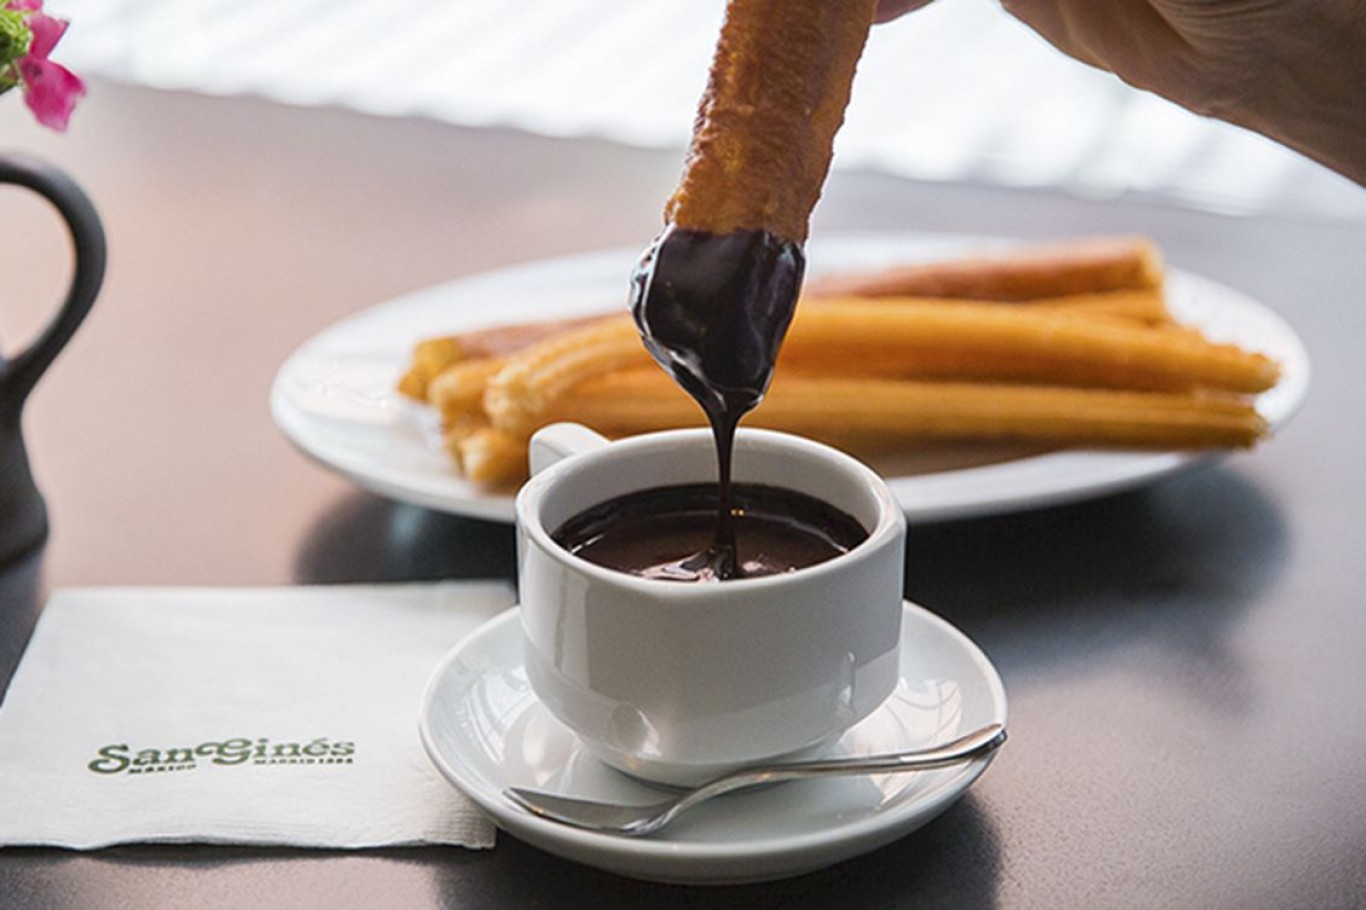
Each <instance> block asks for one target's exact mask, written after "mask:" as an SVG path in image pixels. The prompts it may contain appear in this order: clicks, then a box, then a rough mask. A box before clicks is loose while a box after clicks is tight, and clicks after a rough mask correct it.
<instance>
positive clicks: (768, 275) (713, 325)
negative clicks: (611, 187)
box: [631, 226, 806, 578]
mask: <svg viewBox="0 0 1366 910" xmlns="http://www.w3.org/2000/svg"><path fill="white" fill-rule="evenodd" d="M805 266H806V259H805V257H804V256H803V255H802V251H801V247H800V246H798V245H797V244H796V243H793V242H791V241H787V240H780V239H778V238H776V237H774V236H773V235H772V234H770V233H768V232H767V231H732V232H730V233H728V234H712V233H709V232H706V231H695V230H689V229H687V228H680V227H677V226H670V227H669V228H667V229H666V230H665V231H664V233H663V234H661V235H660V237H659V239H658V240H656V241H655V243H654V245H653V246H652V247H650V249H649V250H648V251H647V252H646V254H645V257H644V258H643V259H642V261H641V263H640V265H639V266H638V267H637V269H636V271H635V274H634V275H633V276H632V281H631V284H632V307H631V312H632V315H633V316H634V317H635V320H636V325H637V326H638V327H639V329H640V334H641V338H642V339H643V340H644V342H645V346H646V348H648V349H649V351H650V354H651V355H652V356H653V357H654V358H655V360H656V361H658V362H659V364H660V366H662V367H664V369H666V370H668V371H669V373H670V374H671V375H672V376H673V377H674V379H675V380H676V381H677V382H678V384H679V385H681V386H682V387H683V389H684V390H685V391H687V392H688V394H689V395H691V396H692V397H693V398H694V399H696V400H697V403H698V404H700V405H701V406H702V410H703V411H704V412H705V413H706V415H707V420H708V422H709V423H710V424H711V427H712V432H713V433H715V434H716V452H717V461H718V466H719V469H720V470H719V475H720V486H721V489H720V502H721V509H720V515H719V519H718V527H717V532H716V540H715V543H714V544H713V546H712V547H711V548H710V550H708V551H706V552H704V553H701V554H698V559H699V561H702V562H705V563H708V564H709V566H710V568H709V571H712V572H714V574H715V575H716V577H718V578H728V577H730V576H731V575H732V574H734V572H735V569H736V565H737V561H736V553H735V535H734V529H733V527H732V523H731V510H730V464H731V450H732V448H733V444H734V439H735V429H736V427H737V426H738V425H739V423H740V418H741V417H743V416H744V415H745V414H747V413H748V412H749V411H750V410H752V409H753V408H754V406H755V405H757V404H758V403H759V402H760V401H761V400H762V399H763V397H764V392H765V391H767V389H768V384H769V381H770V380H771V379H772V377H773V366H774V363H775V362H776V361H777V359H778V348H779V347H780V346H781V344H782V340H783V336H784V335H786V334H787V327H788V325H789V324H790V323H791V321H792V313H793V310H794V309H795V307H796V303H797V293H798V291H799V290H800V289H801V285H802V272H803V271H804V269H805Z"/></svg>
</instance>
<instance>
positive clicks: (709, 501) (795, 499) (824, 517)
mask: <svg viewBox="0 0 1366 910" xmlns="http://www.w3.org/2000/svg"><path fill="white" fill-rule="evenodd" d="M730 495H731V508H730V512H729V517H730V522H729V524H730V528H731V533H732V535H733V539H734V545H735V546H734V552H735V553H736V554H738V557H737V558H736V560H735V562H734V564H733V565H732V566H730V567H729V572H728V574H722V572H721V571H720V570H719V568H718V567H717V565H716V564H715V561H714V560H713V559H712V558H711V556H710V547H711V544H712V541H713V537H714V535H715V532H716V517H717V512H718V509H719V504H718V489H717V487H716V485H714V484H690V485H683V486H672V487H656V488H654V489H649V490H642V491H638V492H635V493H630V494H627V495H626V496H621V497H617V498H615V499H611V500H608V501H606V502H603V503H601V504H599V505H597V506H594V507H593V508H591V509H588V510H587V511H585V512H582V513H580V514H579V515H576V516H575V517H573V518H571V519H570V520H569V521H567V522H565V523H564V524H563V525H562V526H561V527H559V528H558V529H556V530H555V531H554V532H553V534H552V535H551V536H552V537H553V538H554V540H555V542H556V543H558V544H559V545H560V546H562V547H564V548H565V549H566V550H568V551H569V552H571V553H573V554H575V555H577V556H579V557H581V558H583V559H586V560H588V561H589V562H593V563H596V564H598V565H601V566H605V567H607V568H609V569H616V570H618V571H621V572H628V573H630V574H632V575H639V576H641V577H644V578H655V579H660V580H664V581H681V582H706V581H718V580H721V579H724V578H729V577H740V578H752V577H758V576H763V575H777V574H781V573H784V572H790V571H793V570H794V569H800V568H804V567H806V566H812V565H816V564H817V563H822V562H825V561H826V560H827V559H833V558H834V557H836V556H839V555H840V554H841V553H846V552H848V551H849V550H850V549H852V548H853V547H856V546H858V544H860V543H861V542H862V541H863V540H865V539H866V538H867V536H868V532H867V531H866V530H865V529H864V528H863V526H862V525H860V524H859V523H858V521H856V520H855V519H854V518H852V517H851V516H849V515H846V514H845V513H844V512H842V511H840V510H839V509H836V508H835V507H834V506H831V505H829V504H827V503H824V502H821V501H820V500H818V499H814V498H812V497H810V496H807V495H805V494H802V493H797V492H794V491H792V490H785V489H781V488H779V487H772V486H765V485H761V484H735V485H733V486H732V487H731V491H730Z"/></svg>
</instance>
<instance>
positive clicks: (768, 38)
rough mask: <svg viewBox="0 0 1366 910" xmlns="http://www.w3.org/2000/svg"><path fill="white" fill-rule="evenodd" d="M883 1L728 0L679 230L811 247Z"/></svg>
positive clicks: (682, 191)
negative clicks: (763, 235) (814, 221)
mask: <svg viewBox="0 0 1366 910" xmlns="http://www.w3.org/2000/svg"><path fill="white" fill-rule="evenodd" d="M875 5H876V0H835V2H832V0H730V2H729V3H727V4H726V18H725V22H724V24H723V25H722V28H721V37H720V39H719V41H718V43H717V47H716V56H715V59H714V60H713V61H712V68H711V74H710V77H709V80H708V83H707V88H706V92H705V93H704V95H703V97H702V102H701V105H700V107H699V110H698V113H697V121H696V124H695V126H694V131H693V138H692V145H691V147H690V149H689V151H688V157H687V161H686V164H685V168H684V173H683V177H682V179H681V181H680V182H679V185H678V189H677V190H676V191H675V192H674V194H673V196H672V197H671V198H670V199H669V201H668V204H667V205H666V207H665V218H666V220H668V221H670V222H672V223H673V224H677V225H679V226H680V227H685V228H690V229H693V230H700V231H707V232H709V233H713V234H726V233H730V232H732V231H736V230H766V231H769V232H771V233H772V234H774V235H775V236H777V237H779V238H782V239H784V240H789V241H793V242H796V243H801V242H803V241H804V240H805V239H806V234H807V221H808V219H809V218H810V215H811V210H812V208H814V207H815V205H816V200H817V199H818V198H819V197H820V193H821V186H822V184H823V183H824V182H825V176H826V173H827V172H828V171H829V169H830V159H831V155H832V152H833V147H834V139H835V133H836V131H837V130H838V129H839V127H840V124H841V123H842V122H843V121H844V109H845V106H846V105H847V104H848V103H849V94H850V89H851V85H852V82H853V78H854V69H855V67H856V65H857V63H858V59H859V56H860V55H861V54H862V53H863V45H864V43H865V41H866V40H867V37H868V30H869V28H870V27H871V25H872V21H873V8H874V6H875Z"/></svg>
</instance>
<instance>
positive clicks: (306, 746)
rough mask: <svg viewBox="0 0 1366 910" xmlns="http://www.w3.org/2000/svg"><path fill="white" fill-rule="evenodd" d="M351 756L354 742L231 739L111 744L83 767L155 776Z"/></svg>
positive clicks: (335, 761)
mask: <svg viewBox="0 0 1366 910" xmlns="http://www.w3.org/2000/svg"><path fill="white" fill-rule="evenodd" d="M355 754H356V744H355V743H354V742H349V741H343V740H332V739H329V738H328V737H326V736H320V737H318V738H316V739H312V740H308V741H306V742H272V741H271V740H270V739H268V738H266V737H260V738H257V739H248V738H246V737H234V738H232V739H224V740H211V741H207V742H202V743H196V744H195V745H192V746H174V747H168V748H149V747H141V748H135V747H133V746H132V745H130V744H129V743H111V744H110V745H107V746H102V747H101V748H99V749H97V750H96V756H97V757H96V758H95V759H94V760H93V761H91V762H90V763H89V764H88V765H86V768H88V769H89V770H91V771H93V772H95V773H96V774H159V773H163V772H168V771H192V770H194V769H195V768H198V767H201V766H213V765H221V766H229V767H232V766H238V765H349V764H351V763H352V762H354V761H355Z"/></svg>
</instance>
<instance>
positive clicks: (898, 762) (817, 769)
mask: <svg viewBox="0 0 1366 910" xmlns="http://www.w3.org/2000/svg"><path fill="white" fill-rule="evenodd" d="M1005 741H1006V728H1005V725H1004V724H999V723H993V724H988V725H987V726H985V727H981V728H980V729H977V730H974V731H972V732H971V733H968V734H965V735H963V736H960V737H958V738H957V739H954V740H950V741H949V742H947V743H942V744H940V745H937V746H933V747H931V748H928V749H915V750H912V751H909V752H893V753H888V754H884V755H867V756H859V757H854V758H849V757H845V758H822V759H813V760H811V761H799V762H787V763H785V764H781V765H769V766H768V767H762V768H747V769H743V770H740V771H736V772H734V773H731V774H727V775H725V776H724V777H719V778H717V779H716V780H713V781H711V782H710V783H707V784H704V785H703V786H701V787H699V788H697V789H696V790H694V791H693V792H691V793H689V794H688V795H687V796H685V797H684V798H683V799H682V800H681V801H680V803H679V806H678V809H679V811H682V810H683V809H684V808H687V807H688V806H692V805H696V804H697V803H700V802H703V801H705V800H708V799H712V798H713V797H716V796H720V795H721V794H723V793H730V792H731V791H733V790H740V789H744V788H746V787H754V786H758V785H760V784H767V783H775V782H777V781H784V780H795V779H797V778H803V777H828V776H833V775H840V774H882V773H888V772H897V771H923V770H926V769H929V768H940V767H944V766H946V765H954V764H958V763H959V762H964V761H968V760H970V759H974V758H980V757H981V756H983V755H987V754H989V753H991V752H992V751H993V750H994V749H996V748H997V747H998V746H1000V745H1001V743H1003V742H1005Z"/></svg>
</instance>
